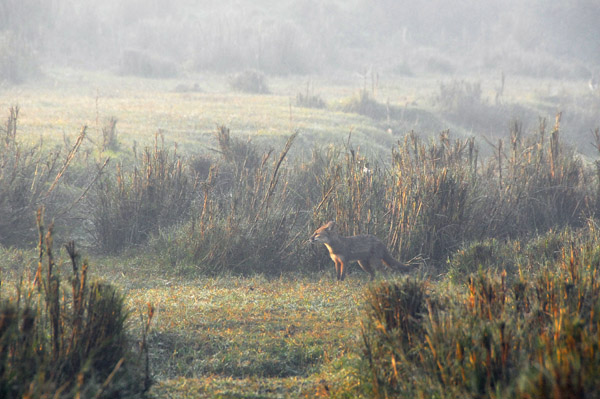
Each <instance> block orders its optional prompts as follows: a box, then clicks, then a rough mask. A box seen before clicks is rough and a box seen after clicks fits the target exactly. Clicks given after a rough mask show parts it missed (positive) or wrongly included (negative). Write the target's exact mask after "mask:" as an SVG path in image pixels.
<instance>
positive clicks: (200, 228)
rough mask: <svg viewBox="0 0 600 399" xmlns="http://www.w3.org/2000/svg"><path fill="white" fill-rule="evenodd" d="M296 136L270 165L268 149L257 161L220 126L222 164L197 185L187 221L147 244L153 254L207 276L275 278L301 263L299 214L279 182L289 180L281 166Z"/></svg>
mask: <svg viewBox="0 0 600 399" xmlns="http://www.w3.org/2000/svg"><path fill="white" fill-rule="evenodd" d="M295 137H296V134H293V135H292V136H290V138H289V139H288V141H287V143H286V145H285V146H284V148H283V149H282V151H281V153H280V155H279V157H278V158H274V159H273V161H272V162H271V161H270V158H271V151H269V152H267V153H265V154H264V155H262V157H259V156H258V152H257V150H256V148H254V146H253V145H252V144H251V143H249V142H245V143H244V142H242V141H239V140H238V139H236V138H234V137H231V136H230V134H229V129H227V128H225V127H221V128H219V130H218V132H217V139H218V142H219V147H220V151H219V152H220V153H221V154H222V161H221V162H220V163H217V164H215V165H213V166H211V168H210V171H209V174H208V176H207V177H206V180H205V181H204V182H203V183H201V185H200V186H201V190H202V191H201V194H200V196H199V198H198V201H197V202H196V203H195V205H196V206H195V209H194V211H193V213H194V215H193V217H192V219H191V220H190V221H188V222H187V223H185V224H184V225H182V226H177V227H176V228H174V229H164V230H161V232H160V234H159V235H158V236H157V237H156V238H155V239H154V240H153V241H152V243H151V245H152V247H153V248H155V249H156V252H157V254H158V256H163V258H165V261H166V262H167V263H168V264H170V265H172V266H173V267H174V268H175V269H176V270H178V271H180V272H185V271H186V269H188V268H190V267H191V268H193V270H194V271H198V270H201V271H203V272H204V273H206V274H218V273H223V272H233V273H236V274H248V273H256V272H261V273H265V274H270V275H273V274H276V275H277V274H279V273H281V271H283V270H285V269H291V268H292V267H297V265H298V264H299V263H302V262H301V261H300V258H296V256H298V255H300V254H301V251H300V250H299V247H300V246H301V245H302V242H303V241H304V237H303V236H302V235H301V233H302V230H300V232H299V231H298V229H299V226H301V225H302V224H301V221H302V220H303V218H304V216H303V214H302V213H300V212H298V210H297V209H295V208H294V204H293V202H292V201H290V200H289V195H290V193H289V191H288V190H287V189H286V184H281V183H280V181H286V180H287V178H288V173H289V171H287V170H285V169H284V168H283V167H282V163H283V162H284V160H285V158H286V156H287V154H288V151H289V149H290V147H291V145H292V143H293V141H294V139H295ZM306 234H308V232H306Z"/></svg>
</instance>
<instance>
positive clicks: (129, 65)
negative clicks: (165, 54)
mask: <svg viewBox="0 0 600 399" xmlns="http://www.w3.org/2000/svg"><path fill="white" fill-rule="evenodd" d="M118 73H119V74H121V75H134V76H141V77H146V78H173V77H176V76H177V75H178V74H179V67H178V65H177V63H175V62H173V61H171V60H168V59H166V58H162V57H158V56H155V55H153V54H149V53H146V52H144V51H140V50H134V49H129V50H125V51H123V52H122V53H121V59H120V62H119V68H118Z"/></svg>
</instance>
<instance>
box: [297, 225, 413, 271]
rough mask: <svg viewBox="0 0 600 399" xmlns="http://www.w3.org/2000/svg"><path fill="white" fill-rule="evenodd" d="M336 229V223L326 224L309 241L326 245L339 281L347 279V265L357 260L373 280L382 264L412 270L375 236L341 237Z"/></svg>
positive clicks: (402, 269)
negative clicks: (393, 255)
mask: <svg viewBox="0 0 600 399" xmlns="http://www.w3.org/2000/svg"><path fill="white" fill-rule="evenodd" d="M334 229H335V222H333V221H331V222H329V223H326V224H324V225H323V226H321V227H319V228H318V229H317V230H316V231H315V232H314V234H313V235H312V236H311V237H310V239H309V241H310V242H315V241H317V242H322V243H323V244H325V246H326V247H327V249H328V250H329V256H330V257H331V260H333V262H334V263H335V272H336V274H337V279H338V280H343V279H344V277H346V265H347V264H348V262H352V261H355V260H356V261H358V264H359V265H360V267H362V269H363V270H364V271H366V272H367V273H369V274H370V275H371V280H373V278H374V277H375V270H374V268H381V269H382V265H381V263H382V262H383V263H385V264H386V265H387V266H388V267H392V266H393V267H395V268H396V269H399V270H401V271H403V272H407V271H409V270H410V269H409V267H408V266H406V265H405V264H403V263H401V262H398V261H397V260H396V259H394V258H393V257H392V255H390V253H389V251H388V250H387V248H386V247H385V244H384V243H383V242H381V240H380V239H379V238H377V237H375V236H374V235H371V234H366V235H360V236H351V237H341V236H340V235H339V234H338V233H337V232H336V231H335V230H334Z"/></svg>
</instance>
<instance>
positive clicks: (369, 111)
mask: <svg viewBox="0 0 600 399" xmlns="http://www.w3.org/2000/svg"><path fill="white" fill-rule="evenodd" d="M342 111H343V112H351V113H354V114H359V115H364V116H368V117H369V118H373V119H378V120H380V119H385V118H386V117H389V115H390V107H389V104H388V105H385V104H381V103H379V102H377V101H376V100H375V99H373V98H372V97H371V96H370V95H369V92H368V91H367V90H361V91H360V92H359V93H358V96H355V97H352V98H351V99H349V100H348V101H347V102H346V103H345V104H343V105H342Z"/></svg>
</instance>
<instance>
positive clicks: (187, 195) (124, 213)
mask: <svg viewBox="0 0 600 399" xmlns="http://www.w3.org/2000/svg"><path fill="white" fill-rule="evenodd" d="M193 185H194V183H193V181H191V179H190V176H189V174H188V173H187V170H186V167H185V164H184V162H183V161H182V159H181V158H180V157H179V156H178V155H177V152H176V151H175V152H174V153H171V152H169V151H168V150H167V149H165V147H164V142H163V143H162V145H161V146H159V145H158V135H157V136H156V139H155V145H154V147H153V148H149V147H146V148H145V149H144V151H143V153H142V154H141V159H138V158H137V154H136V158H135V163H134V166H133V169H131V170H126V169H125V167H124V166H123V165H121V164H119V165H117V168H116V173H115V175H114V176H107V177H105V178H104V179H102V180H100V181H99V182H98V184H97V185H96V192H95V195H94V196H93V197H91V198H90V199H89V202H88V206H89V207H90V212H89V213H90V215H91V221H92V226H93V228H92V232H91V233H92V235H93V237H94V240H95V241H96V243H97V244H99V246H100V247H101V248H102V249H103V250H104V251H107V252H117V251H120V250H122V249H123V248H125V247H127V246H130V245H136V244H141V243H143V242H145V241H146V239H147V238H148V237H149V236H150V235H151V234H152V233H155V232H157V231H158V229H159V228H162V227H167V226H170V225H172V224H175V223H178V222H180V221H181V220H183V219H184V218H185V217H187V216H188V213H187V212H188V210H189V208H190V204H191V201H192V194H193Z"/></svg>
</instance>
